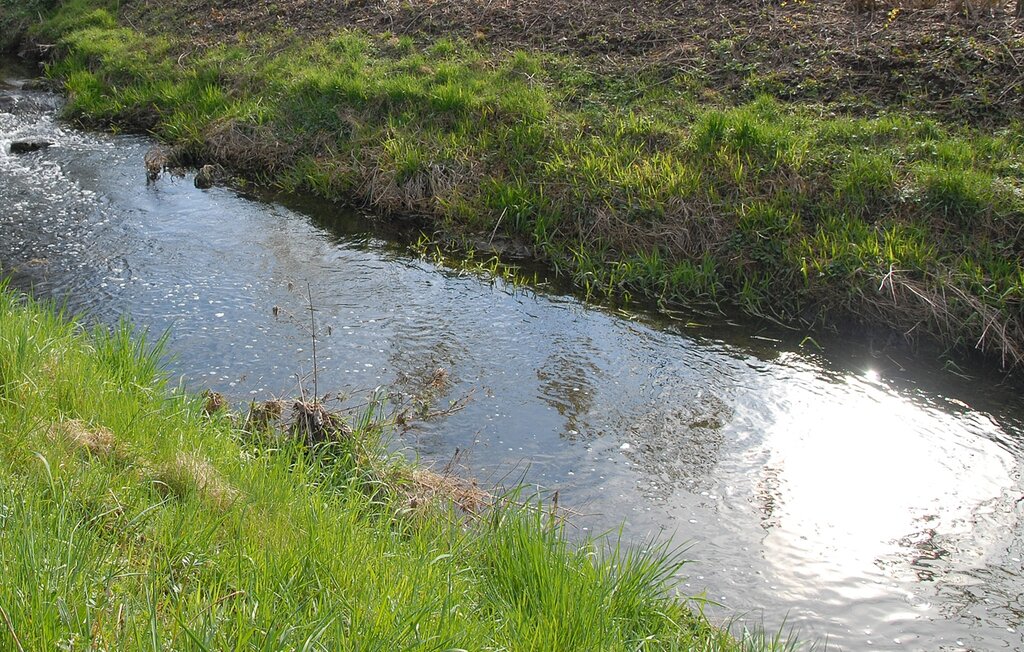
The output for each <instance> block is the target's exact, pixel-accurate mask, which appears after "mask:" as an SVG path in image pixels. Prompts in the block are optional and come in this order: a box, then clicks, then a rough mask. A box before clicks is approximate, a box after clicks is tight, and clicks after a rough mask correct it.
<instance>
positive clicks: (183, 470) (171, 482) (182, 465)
mask: <svg viewBox="0 0 1024 652" xmlns="http://www.w3.org/2000/svg"><path fill="white" fill-rule="evenodd" d="M156 480H157V482H156V486H157V487H158V488H160V489H161V490H162V491H163V492H165V493H169V494H172V495H174V496H177V497H178V498H184V497H185V496H188V495H190V494H197V495H200V496H202V497H203V498H205V499H207V500H209V501H210V502H211V503H212V504H213V505H215V506H216V507H217V508H219V509H227V508H228V507H229V506H230V505H231V504H232V503H233V502H234V501H235V500H236V499H237V498H238V491H237V490H236V489H235V488H233V487H232V486H231V485H229V484H228V482H227V481H226V480H225V479H224V478H223V477H222V476H221V475H220V473H218V471H217V469H215V468H214V467H213V465H212V464H210V463H209V462H208V461H207V460H205V459H202V458H200V457H196V456H195V455H190V454H188V453H178V455H177V456H176V457H175V458H174V460H173V461H172V462H169V463H167V464H164V465H162V466H160V467H158V468H157V470H156Z"/></svg>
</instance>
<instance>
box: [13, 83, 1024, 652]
mask: <svg viewBox="0 0 1024 652" xmlns="http://www.w3.org/2000/svg"><path fill="white" fill-rule="evenodd" d="M12 76H16V75H15V74H13V73H11V72H10V69H8V74H7V82H6V84H5V87H4V88H0V243H2V244H0V265H2V266H3V270H4V273H6V274H9V275H11V277H12V282H13V283H14V284H15V285H16V286H17V287H22V288H30V287H31V288H32V289H33V290H34V292H35V293H36V294H37V295H39V296H52V297H57V298H60V299H61V300H62V301H66V303H67V306H68V308H69V309H70V310H72V311H75V312H84V313H86V314H87V315H89V317H90V318H93V319H96V320H98V321H101V322H104V323H115V322H117V321H118V320H119V319H121V318H122V317H129V318H131V320H133V322H134V323H136V324H138V325H139V326H142V327H145V328H148V329H149V330H150V331H151V332H154V333H162V332H164V331H165V330H166V329H171V330H170V333H171V335H170V340H169V350H170V351H171V353H172V354H173V356H174V359H173V360H172V362H171V363H170V365H171V369H172V370H173V372H174V373H175V374H179V375H180V376H182V377H183V378H184V380H185V382H186V384H187V385H188V386H189V387H190V388H192V389H195V390H201V389H203V388H208V387H209V388H213V389H215V390H217V391H220V392H222V393H224V394H226V395H227V396H229V397H230V398H231V399H233V400H234V401H235V402H236V404H237V403H240V402H243V401H247V400H249V399H265V398H270V397H272V396H279V395H294V394H295V393H296V387H297V380H296V373H299V374H302V373H308V371H309V370H310V369H311V368H312V362H311V351H310V348H311V346H310V345H311V340H310V338H309V335H308V332H307V328H306V326H305V325H306V320H307V319H308V305H307V300H306V298H305V295H306V292H307V283H308V284H309V285H308V288H309V292H310V293H311V295H312V296H313V298H314V303H315V307H316V310H317V313H316V314H317V319H318V320H319V323H320V324H321V326H322V328H323V329H324V330H326V328H327V327H328V326H329V327H330V334H329V335H328V334H326V333H325V334H324V335H323V336H322V337H321V338H320V340H319V341H318V342H317V345H318V355H319V363H320V367H321V370H320V373H319V375H318V379H317V381H318V384H319V388H320V390H321V392H323V391H338V390H349V391H352V392H353V393H355V394H356V395H360V394H362V393H365V392H366V391H368V390H370V389H371V388H373V387H376V386H378V385H382V384H384V385H390V384H394V383H398V384H399V385H400V386H402V385H406V386H415V385H416V384H417V383H422V382H425V381H426V379H428V378H429V377H430V376H431V374H432V373H433V371H434V370H435V369H437V368H439V367H441V368H444V369H446V370H447V371H448V372H449V374H450V377H451V379H452V381H453V382H452V383H451V386H450V389H449V390H448V393H447V394H446V395H445V396H443V397H441V399H440V402H441V403H442V404H444V403H445V401H447V400H450V399H457V398H459V397H462V396H465V395H468V394H471V395H472V397H471V400H470V401H469V403H468V404H467V406H466V408H465V409H464V410H462V411H461V412H458V413H456V414H454V415H452V416H450V417H447V418H445V419H442V420H439V421H435V422H430V423H427V424H424V425H422V426H420V427H417V428H415V429H414V430H412V431H410V432H409V433H408V434H406V435H404V438H403V440H402V442H401V443H402V444H404V445H406V446H408V447H409V448H410V449H411V450H412V451H414V452H415V453H416V454H419V455H420V456H422V457H423V458H424V459H426V460H428V461H436V462H438V463H441V464H443V463H444V462H445V461H446V460H448V459H450V458H451V457H452V456H453V455H454V453H455V451H456V450H459V451H461V454H460V459H461V466H462V468H463V469H464V471H465V472H467V473H470V474H472V475H473V476H474V477H476V478H479V479H481V480H483V481H490V482H499V481H504V482H518V481H520V480H522V481H525V482H527V483H532V484H536V485H539V486H542V487H544V488H545V489H546V490H548V491H554V490H558V491H559V498H560V503H561V504H562V505H563V506H569V507H571V508H572V509H573V510H575V511H577V512H579V515H578V516H576V517H574V518H573V527H574V528H576V529H577V531H578V532H580V533H584V532H595V533H596V532H602V531H606V530H609V529H615V528H617V527H619V526H621V527H622V528H623V529H624V532H625V535H626V536H627V537H628V538H629V539H631V540H635V541H642V540H644V539H646V538H648V537H650V536H655V535H657V536H660V537H666V536H669V535H671V536H673V537H674V540H675V541H677V542H679V543H684V542H685V543H689V544H690V546H691V547H690V549H689V552H688V555H689V557H690V558H692V559H694V560H695V563H694V564H692V565H690V566H688V567H687V572H688V576H687V578H686V579H685V581H684V583H683V585H682V586H683V590H685V591H686V592H688V593H690V594H699V593H701V592H706V595H707V597H708V598H709V599H711V600H714V601H716V602H718V603H720V604H721V605H722V606H721V607H716V608H713V609H711V612H712V613H713V614H714V615H715V617H719V615H720V614H739V615H740V616H741V617H742V618H743V620H744V621H745V622H747V623H754V624H757V623H764V625H765V626H766V627H767V628H769V629H771V630H775V629H778V628H779V627H781V626H782V624H783V623H785V624H786V627H794V628H795V629H796V631H797V632H798V634H799V637H800V638H801V639H804V640H807V641H824V640H826V639H827V642H828V644H829V646H830V649H844V650H869V649H870V650H874V649H879V650H882V649H900V650H918V649H921V650H993V649H1019V648H1021V647H1024V570H1022V562H1021V559H1022V556H1024V543H1022V541H1024V536H1022V531H1024V524H1022V518H1024V502H1022V501H1021V499H1022V498H1024V487H1022V480H1021V466H1022V462H1024V426H1022V416H1024V400H1022V399H1021V396H1020V395H1019V392H1018V391H1017V389H1019V386H1018V387H1014V386H1013V385H1012V384H1004V383H1001V382H1000V379H999V378H998V377H997V378H991V377H988V376H986V375H985V374H979V373H977V372H968V373H970V374H973V377H970V378H965V377H963V376H961V375H957V374H954V373H950V372H949V371H948V370H945V369H943V368H942V367H941V366H939V365H938V364H937V363H934V362H927V361H924V362H915V361H914V360H913V359H912V358H910V357H908V356H906V355H900V354H898V353H895V352H892V351H881V352H879V351H876V350H873V349H872V348H871V347H869V346H863V347H857V346H851V345H842V344H840V343H833V342H822V344H823V346H824V352H821V351H819V350H818V349H816V348H815V347H813V346H810V345H808V346H804V347H801V346H800V343H799V341H795V342H793V341H789V340H788V338H778V337H777V336H776V335H773V334H772V333H770V332H768V333H766V332H765V331H763V330H757V328H755V327H752V326H749V325H748V326H738V325H734V324H730V323H727V322H726V321H724V320H722V321H721V322H720V323H712V324H709V325H695V324H688V325H687V324H684V323H682V322H673V321H670V320H665V319H658V318H655V317H645V316H643V315H623V314H614V313H611V312H609V311H602V310H597V309H592V308H588V307H586V306H584V305H582V304H581V303H580V302H579V301H577V300H576V299H573V298H571V297H567V296H560V295H558V294H557V293H553V292H551V293H538V292H534V291H529V290H522V289H516V288H513V287H510V286H507V285H505V284H504V283H502V282H500V281H495V282H491V281H488V280H486V279H482V278H480V277H477V276H473V275H467V274H460V273H457V272H453V271H451V270H446V269H444V268H440V267H438V266H435V265H434V264H431V263H428V262H424V261H421V260H418V259H416V258H415V257H412V256H409V255H408V254H406V253H404V249H403V248H402V247H399V246H397V245H395V244H394V243H389V242H388V241H387V240H386V239H384V238H382V237H381V236H380V235H379V233H380V231H379V230H375V229H374V227H373V225H372V223H371V222H370V221H368V220H365V219H361V218H360V217H359V216H358V215H355V214H353V213H350V212H345V211H343V210H341V209H339V208H337V207H320V208H315V207H306V208H305V209H304V208H302V207H296V206H294V205H293V206H292V207H289V206H288V205H286V204H283V203H275V202H272V201H262V200H259V199H256V198H252V197H246V196H244V195H242V194H239V193H237V192H234V191H232V190H228V189H222V188H215V189H213V190H209V191H201V190H196V189H195V188H194V187H193V184H192V182H191V179H189V178H180V179H175V178H173V177H168V176H166V175H165V176H164V177H163V178H161V179H160V180H159V181H158V182H156V183H153V184H147V183H146V177H145V172H144V169H143V165H142V159H143V155H144V153H145V152H146V151H147V149H148V147H149V146H150V144H151V143H149V142H148V141H146V140H145V139H143V138H138V137H126V136H109V135H102V134H93V133H84V132H81V131H76V130H74V129H72V128H70V127H68V126H66V125H62V124H61V123H59V122H58V121H57V119H56V116H57V110H58V99H57V98H56V97H55V96H53V95H50V94H46V93H43V92H38V91H30V90H25V89H23V88H21V85H20V82H17V81H16V80H14V79H12ZM38 136H41V137H44V138H46V139H49V140H51V141H53V142H54V143H55V145H54V146H53V147H52V148H49V149H46V150H43V151H40V152H36V153H31V154H25V155H12V154H10V153H9V144H10V142H11V141H12V140H14V139H17V138H24V137H38ZM311 208H312V209H311ZM275 306H276V307H277V308H278V309H277V311H276V312H277V314H276V316H275V314H274V313H275V310H274V307H275ZM309 382H310V379H309V378H308V377H307V379H306V385H307V386H308V384H309Z"/></svg>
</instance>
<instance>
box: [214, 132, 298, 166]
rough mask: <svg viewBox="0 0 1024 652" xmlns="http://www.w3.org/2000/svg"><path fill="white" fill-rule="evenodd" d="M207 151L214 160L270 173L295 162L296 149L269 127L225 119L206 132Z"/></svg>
mask: <svg viewBox="0 0 1024 652" xmlns="http://www.w3.org/2000/svg"><path fill="white" fill-rule="evenodd" d="M205 153H206V154H207V155H208V156H210V157H211V158H212V159H213V160H214V161H216V162H218V163H221V164H224V165H229V166H230V167H231V168H233V169H235V170H238V171H240V172H242V173H245V174H250V175H269V176H273V175H274V174H275V173H277V172H279V171H281V170H282V169H284V168H286V167H287V166H288V165H289V164H291V163H292V162H294V160H295V156H296V150H295V148H294V147H293V146H290V145H288V144H286V143H284V142H283V141H281V140H280V139H279V138H278V137H277V135H276V134H274V133H273V132H272V130H271V129H270V128H269V127H266V126H257V125H251V124H245V123H243V122H240V121H237V120H224V121H220V122H216V123H214V124H213V125H211V126H210V128H209V129H208V130H207V132H206V134H205Z"/></svg>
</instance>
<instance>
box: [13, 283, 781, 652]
mask: <svg viewBox="0 0 1024 652" xmlns="http://www.w3.org/2000/svg"><path fill="white" fill-rule="evenodd" d="M157 348H159V347H157ZM158 357H159V356H158V353H157V352H156V351H154V350H152V349H151V348H150V347H149V346H148V345H146V344H145V343H144V342H143V341H142V340H138V339H133V338H132V336H131V334H130V333H129V331H128V329H127V328H119V329H116V330H115V331H114V332H112V333H111V332H108V331H106V330H103V329H97V330H94V331H87V330H85V329H84V328H83V327H82V326H81V325H79V324H78V323H76V322H74V321H68V320H66V319H65V318H64V316H62V315H60V314H58V313H56V312H54V311H53V310H51V308H50V307H47V306H40V305H37V304H34V303H32V302H30V301H26V300H23V299H22V298H19V297H16V296H14V295H13V294H12V293H9V292H6V291H2V289H0V577H3V581H2V582H0V610H2V611H0V648H2V649H4V650H44V649H138V650H141V649H147V650H158V649H174V650H257V649H259V650H285V649H290V650H345V649H359V650H378V649H379V650H399V649H401V650H455V649H467V650H481V649H493V650H581V651H583V650H588V651H589V650H637V649H652V650H695V649H700V650H739V649H771V648H779V649H781V648H782V647H783V645H782V644H781V643H779V644H775V645H770V644H763V642H757V641H756V640H755V639H753V638H752V639H750V641H748V642H746V643H741V642H737V641H735V640H734V639H731V638H730V637H729V636H728V635H727V634H725V633H723V632H722V631H720V630H716V629H714V628H712V627H710V626H709V625H708V624H707V623H706V621H704V620H703V619H702V618H701V617H700V616H698V615H694V613H692V612H691V611H689V610H688V609H687V608H686V607H685V606H684V604H683V603H682V602H680V601H679V600H677V599H674V598H671V597H669V596H668V588H669V586H670V585H671V583H672V582H673V578H674V577H675V574H676V573H677V571H678V570H679V567H680V563H681V562H680V559H679V557H678V555H677V554H675V553H673V552H672V550H670V549H667V548H665V547H662V546H654V547H651V548H650V549H648V550H646V551H641V550H637V549H631V548H625V547H621V546H612V545H610V543H611V542H583V543H579V544H577V543H570V542H569V541H568V540H567V539H566V537H565V532H564V530H563V527H562V526H560V525H559V523H558V521H557V520H554V521H553V520H552V519H551V517H550V515H549V514H548V513H546V512H544V511H542V510H536V509H528V508H516V507H511V506H507V505H506V506H494V507H491V508H490V509H483V510H482V511H479V512H477V515H476V516H475V517H474V518H471V519H467V518H465V517H464V516H460V515H459V512H457V511H453V509H451V508H449V507H445V505H446V504H447V499H438V496H439V495H441V496H444V495H452V496H454V497H455V498H456V500H458V499H460V496H461V498H466V496H465V495H460V494H458V493H457V492H453V490H452V489H451V487H445V486H443V481H439V480H438V478H437V476H433V477H431V476H430V475H429V474H427V475H423V473H424V472H423V471H421V470H411V469H410V468H409V467H408V466H407V465H406V464H405V463H400V462H396V461H394V460H389V459H388V458H386V457H384V456H383V454H382V450H383V449H382V447H381V445H380V443H379V437H380V430H379V428H376V427H374V426H373V424H372V422H370V421H365V420H363V421H361V420H360V419H354V420H353V422H352V423H350V424H348V426H347V427H346V428H339V429H338V430H337V431H335V434H336V435H337V436H336V437H334V438H328V439H331V441H327V442H321V443H319V444H318V445H316V446H313V447H310V446H307V445H306V443H305V438H304V437H289V436H286V435H284V434H279V435H278V436H271V433H273V432H278V433H280V431H275V430H274V429H273V428H272V427H271V426H270V424H271V423H272V422H273V421H274V420H276V419H278V418H279V417H280V414H281V411H280V410H274V409H269V408H268V409H267V410H264V411H263V412H260V414H264V415H265V413H266V412H269V413H270V416H269V417H268V419H267V420H262V421H261V420H259V419H257V418H252V419H250V420H248V421H247V423H249V424H256V425H255V426H254V427H253V428H252V429H249V430H247V429H243V428H242V427H240V426H239V425H237V424H238V423H241V421H240V420H237V419H232V418H230V417H229V416H228V415H226V414H225V413H224V412H223V411H222V410H220V409H217V410H214V411H213V412H212V414H211V413H209V412H208V411H207V410H206V409H205V408H207V407H208V406H209V405H210V400H209V397H206V398H204V397H192V396H188V395H185V394H183V393H181V392H176V391H171V390H170V388H169V387H168V385H167V382H166V377H165V376H164V374H163V373H162V372H161V369H160V366H159V363H158ZM257 412H259V411H258V410H257ZM477 495H478V496H479V494H477ZM606 544H609V545H606Z"/></svg>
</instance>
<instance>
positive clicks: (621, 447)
mask: <svg viewBox="0 0 1024 652" xmlns="http://www.w3.org/2000/svg"><path fill="white" fill-rule="evenodd" d="M629 448H630V446H629V444H628V443H626V444H623V445H622V446H619V450H620V451H628V450H629Z"/></svg>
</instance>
